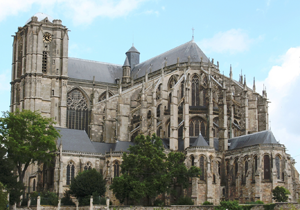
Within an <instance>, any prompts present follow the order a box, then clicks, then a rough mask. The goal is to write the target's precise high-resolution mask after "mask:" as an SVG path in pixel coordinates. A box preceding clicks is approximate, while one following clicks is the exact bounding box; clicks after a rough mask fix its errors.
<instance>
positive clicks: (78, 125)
mask: <svg viewBox="0 0 300 210" xmlns="http://www.w3.org/2000/svg"><path fill="white" fill-rule="evenodd" d="M89 122H90V111H89V109H88V104H87V99H86V98H85V97H84V96H83V94H82V93H81V91H79V90H78V89H75V90H72V91H71V92H70V93H68V105H67V127H68V128H71V129H78V130H85V131H86V133H87V134H88V135H89Z"/></svg>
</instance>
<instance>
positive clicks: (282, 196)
mask: <svg viewBox="0 0 300 210" xmlns="http://www.w3.org/2000/svg"><path fill="white" fill-rule="evenodd" d="M272 193H273V199H274V200H275V201H277V202H286V201H287V200H288V198H289V197H288V196H287V195H289V194H291V193H290V191H289V190H288V189H286V188H284V187H279V186H277V187H275V189H274V190H272Z"/></svg>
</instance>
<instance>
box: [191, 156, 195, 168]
mask: <svg viewBox="0 0 300 210" xmlns="http://www.w3.org/2000/svg"><path fill="white" fill-rule="evenodd" d="M191 161H192V166H194V165H195V158H194V156H193V155H192V156H191Z"/></svg>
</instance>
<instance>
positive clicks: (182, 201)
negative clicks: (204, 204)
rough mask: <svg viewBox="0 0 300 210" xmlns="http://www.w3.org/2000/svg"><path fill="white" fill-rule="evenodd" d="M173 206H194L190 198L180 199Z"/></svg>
mask: <svg viewBox="0 0 300 210" xmlns="http://www.w3.org/2000/svg"><path fill="white" fill-rule="evenodd" d="M175 205H194V201H193V200H192V199H191V198H190V197H181V198H179V199H178V200H177V202H176V203H175Z"/></svg>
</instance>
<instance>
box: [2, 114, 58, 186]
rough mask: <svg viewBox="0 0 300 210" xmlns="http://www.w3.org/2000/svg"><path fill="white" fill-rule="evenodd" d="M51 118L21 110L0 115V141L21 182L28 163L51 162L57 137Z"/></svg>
mask: <svg viewBox="0 0 300 210" xmlns="http://www.w3.org/2000/svg"><path fill="white" fill-rule="evenodd" d="M53 124H54V121H53V120H52V119H50V118H45V117H42V116H41V115H40V114H39V113H38V112H32V111H30V110H23V111H21V112H20V111H19V110H17V111H16V112H4V113H3V117H2V118H0V144H2V145H3V147H4V148H5V149H6V152H7V157H8V158H10V159H11V160H12V162H13V164H14V166H15V167H16V168H17V171H18V174H19V180H20V181H21V182H23V178H24V174H25V171H26V170H27V168H28V166H29V165H30V164H31V163H33V162H35V161H39V162H43V163H47V162H50V161H51V160H52V158H53V155H54V154H53V153H51V152H52V151H55V150H56V144H55V140H56V139H57V138H58V137H59V136H60V135H59V133H58V131H57V130H56V129H55V128H54V127H53Z"/></svg>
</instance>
